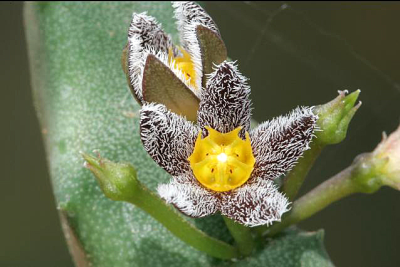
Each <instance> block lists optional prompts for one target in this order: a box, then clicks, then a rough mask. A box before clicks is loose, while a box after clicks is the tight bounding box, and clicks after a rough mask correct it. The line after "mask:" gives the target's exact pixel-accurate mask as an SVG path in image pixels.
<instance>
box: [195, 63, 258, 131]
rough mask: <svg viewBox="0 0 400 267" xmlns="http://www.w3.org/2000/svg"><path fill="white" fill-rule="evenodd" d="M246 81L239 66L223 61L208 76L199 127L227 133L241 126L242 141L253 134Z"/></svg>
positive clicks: (199, 112) (198, 119)
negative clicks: (248, 133) (251, 131)
mask: <svg viewBox="0 0 400 267" xmlns="http://www.w3.org/2000/svg"><path fill="white" fill-rule="evenodd" d="M249 96H250V87H249V85H248V84H247V78H246V77H244V76H243V75H242V74H241V73H240V72H239V70H238V68H237V65H236V62H228V61H224V62H222V63H221V64H219V65H216V66H215V68H214V71H213V72H212V73H210V74H209V75H208V81H207V87H206V89H205V90H203V91H202V97H201V101H200V106H199V111H198V115H197V122H198V124H199V126H200V127H204V126H210V127H211V128H213V129H215V130H217V131H219V132H222V133H227V132H230V131H232V130H234V129H235V128H237V127H239V126H242V127H243V130H242V131H241V132H240V135H241V137H242V138H244V136H245V134H244V133H245V131H249V130H250V118H251V101H250V99H249Z"/></svg>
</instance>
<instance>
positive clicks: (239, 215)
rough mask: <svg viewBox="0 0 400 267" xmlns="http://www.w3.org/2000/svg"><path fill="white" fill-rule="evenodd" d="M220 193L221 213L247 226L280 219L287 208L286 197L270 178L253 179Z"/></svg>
mask: <svg viewBox="0 0 400 267" xmlns="http://www.w3.org/2000/svg"><path fill="white" fill-rule="evenodd" d="M255 180H256V181H255V182H254V183H247V184H245V185H243V186H242V187H239V188H237V189H235V190H233V191H232V192H230V193H228V194H224V195H222V201H221V208H220V209H221V213H222V215H225V216H227V217H229V218H231V219H233V220H235V221H237V222H239V223H241V224H244V225H245V226H248V227H254V226H259V225H270V224H272V223H273V222H276V221H280V220H281V218H282V214H283V213H285V212H287V211H288V210H289V204H290V203H289V201H288V199H287V198H286V197H285V196H284V195H283V194H281V193H280V192H279V191H278V189H277V187H276V185H275V184H274V182H273V181H271V180H263V179H255Z"/></svg>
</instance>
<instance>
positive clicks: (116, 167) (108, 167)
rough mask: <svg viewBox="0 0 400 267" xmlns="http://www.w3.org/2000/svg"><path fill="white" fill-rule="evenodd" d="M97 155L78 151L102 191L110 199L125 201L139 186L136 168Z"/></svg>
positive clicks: (84, 165)
mask: <svg viewBox="0 0 400 267" xmlns="http://www.w3.org/2000/svg"><path fill="white" fill-rule="evenodd" d="M95 152H96V153H97V154H98V155H97V157H94V156H92V155H89V154H86V153H84V152H80V154H81V155H82V157H83V159H84V160H85V162H84V163H83V167H85V168H87V169H88V170H90V171H91V172H92V174H93V175H94V176H95V177H96V179H97V181H98V183H99V185H100V188H101V190H102V191H103V193H104V194H105V195H106V196H107V197H108V198H110V199H112V200H120V201H126V200H127V199H129V198H131V197H132V196H134V195H135V192H136V190H137V188H138V186H139V182H138V180H137V176H136V170H135V169H134V168H133V167H132V166H131V165H130V164H127V163H115V162H112V161H110V160H108V159H105V158H100V154H99V153H98V151H95Z"/></svg>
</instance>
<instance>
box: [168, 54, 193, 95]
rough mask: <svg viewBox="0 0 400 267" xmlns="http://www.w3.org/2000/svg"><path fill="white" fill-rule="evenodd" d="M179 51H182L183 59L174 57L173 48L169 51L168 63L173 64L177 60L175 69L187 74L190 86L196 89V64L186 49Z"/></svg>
mask: <svg viewBox="0 0 400 267" xmlns="http://www.w3.org/2000/svg"><path fill="white" fill-rule="evenodd" d="M178 49H179V51H181V53H182V56H181V57H174V53H173V52H172V48H170V49H169V51H168V61H169V62H171V61H172V60H175V67H176V68H178V69H179V70H181V71H182V72H183V73H184V74H185V78H186V80H188V81H189V83H190V85H191V86H193V87H194V88H195V89H197V88H196V72H195V70H194V64H193V62H192V58H191V57H190V55H189V53H188V52H186V50H185V49H183V48H181V47H178Z"/></svg>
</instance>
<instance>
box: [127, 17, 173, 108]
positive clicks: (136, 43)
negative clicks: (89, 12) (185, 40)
mask: <svg viewBox="0 0 400 267" xmlns="http://www.w3.org/2000/svg"><path fill="white" fill-rule="evenodd" d="M169 48H173V45H172V40H171V37H170V36H169V35H167V34H166V33H165V32H164V31H163V29H162V26H161V24H160V23H158V22H157V20H156V19H155V18H153V17H151V16H148V15H147V13H146V12H143V13H139V14H138V13H133V14H132V21H131V24H130V26H129V30H128V49H129V50H128V69H129V78H130V82H131V84H132V86H133V89H134V93H135V94H136V97H137V98H138V99H139V100H140V101H141V102H142V101H143V95H142V75H143V68H144V64H145V62H146V55H147V53H148V52H150V51H152V53H155V54H157V53H163V54H168V50H169Z"/></svg>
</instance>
